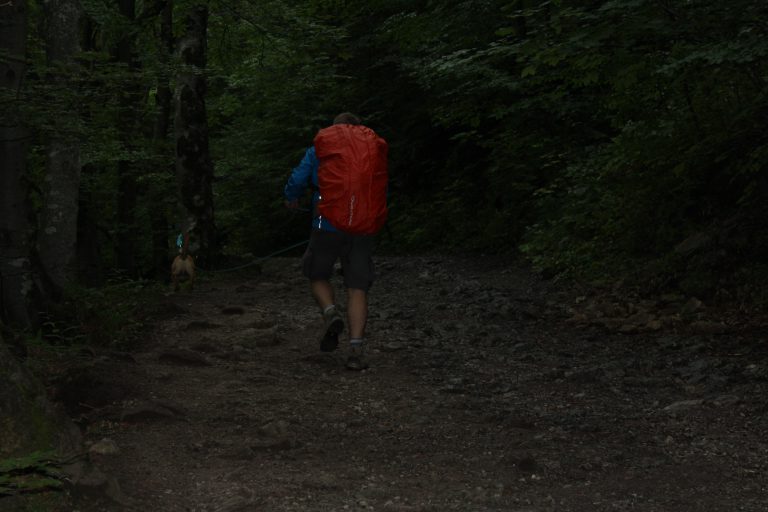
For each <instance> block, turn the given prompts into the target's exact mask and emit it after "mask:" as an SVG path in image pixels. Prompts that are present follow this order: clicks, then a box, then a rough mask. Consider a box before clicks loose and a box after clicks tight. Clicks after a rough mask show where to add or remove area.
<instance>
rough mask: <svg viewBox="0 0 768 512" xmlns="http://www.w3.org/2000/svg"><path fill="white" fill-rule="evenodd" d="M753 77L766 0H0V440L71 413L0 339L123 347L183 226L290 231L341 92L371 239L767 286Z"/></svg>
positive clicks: (232, 251) (765, 100) (639, 278)
mask: <svg viewBox="0 0 768 512" xmlns="http://www.w3.org/2000/svg"><path fill="white" fill-rule="evenodd" d="M767 83H768V4H766V2H764V1H762V0H731V1H728V2H723V1H716V0H574V1H566V0H548V1H544V0H467V1H446V0H409V1H401V0H365V1H363V0H221V1H220V0H209V1H205V2H204V1H199V0H116V1H114V2H112V1H106V0H0V337H2V339H3V341H4V342H5V343H0V406H2V408H3V414H4V418H5V419H8V418H13V419H14V420H16V423H13V422H6V423H4V424H2V425H0V426H3V425H4V427H3V428H6V430H5V431H3V430H2V429H0V440H3V441H5V444H4V445H3V444H0V456H3V457H5V456H10V455H15V454H20V453H21V454H23V453H28V452H29V451H30V450H34V449H43V448H49V447H50V446H52V445H56V446H59V447H61V446H63V445H62V444H61V443H59V444H58V445H57V444H56V443H53V442H51V435H53V434H52V433H55V432H63V431H65V430H66V428H65V427H61V428H58V429H56V428H52V427H50V426H47V425H48V424H46V423H45V422H42V421H41V420H40V418H42V417H49V416H50V414H52V413H51V412H50V411H49V409H48V405H45V404H47V402H46V401H45V400H44V399H43V398H40V397H43V396H44V390H42V388H41V386H40V385H38V384H36V383H35V380H34V379H31V378H29V379H27V378H26V377H24V378H22V377H21V376H22V375H26V373H25V371H24V370H21V369H20V368H21V367H20V366H19V365H18V363H17V362H16V359H15V358H13V357H11V356H10V352H9V349H8V348H7V347H8V346H10V347H11V350H12V351H14V352H15V353H16V355H17V356H19V357H22V358H23V357H24V356H25V354H30V366H31V367H33V369H34V370H35V371H36V372H37V373H38V374H45V373H46V372H47V371H48V368H47V367H46V366H45V364H47V363H40V362H37V363H35V362H34V361H33V358H32V357H31V356H32V355H33V354H34V353H35V351H37V353H47V352H46V351H49V350H51V349H52V350H54V351H67V350H70V351H71V350H73V349H74V350H77V349H78V347H79V346H81V345H82V344H84V343H85V344H91V345H101V346H109V347H116V348H126V347H125V346H124V345H120V344H121V343H124V342H125V340H126V339H129V338H130V336H131V335H133V334H135V333H137V332H139V329H141V326H142V322H143V318H144V316H146V315H144V314H143V312H146V311H149V310H151V308H152V307H153V306H152V304H153V302H152V301H153V300H156V299H157V298H158V297H160V296H162V294H163V293H167V292H168V284H167V281H168V273H169V265H170V261H171V258H172V257H173V256H174V255H175V254H176V244H175V242H176V239H177V237H178V235H179V234H180V233H182V232H185V231H189V232H191V234H192V237H191V240H192V244H191V246H190V249H191V252H192V253H193V254H194V255H195V256H196V258H197V261H198V263H199V265H200V267H201V268H202V269H205V270H211V269H226V268H231V267H233V266H238V265H247V264H249V263H250V262H253V261H254V260H255V259H256V258H259V257H262V256H265V255H269V254H273V253H275V252H277V251H280V250H281V249H284V248H286V247H290V246H294V245H296V244H298V243H300V242H301V241H302V240H305V239H306V238H307V236H308V228H309V219H308V218H307V215H308V214H306V213H298V214H297V213H296V212H291V211H289V210H287V209H285V208H284V206H283V195H282V192H283V186H284V184H285V181H286V179H287V177H288V175H289V172H290V170H291V168H292V167H294V166H296V165H297V164H298V162H299V161H300V159H301V157H302V155H303V152H304V150H305V149H306V147H307V146H308V145H309V144H311V140H312V138H313V136H314V134H315V132H316V131H317V130H318V129H320V128H322V127H324V126H327V125H328V124H330V122H331V120H332V119H333V117H334V116H335V115H336V114H338V113H339V112H343V111H351V112H354V113H356V114H358V115H360V116H361V117H362V118H363V119H364V121H365V124H367V125H368V126H370V127H371V128H373V129H374V130H375V131H377V132H378V133H379V134H380V135H381V136H383V137H384V138H385V139H386V140H387V141H388V142H389V144H390V180H391V183H390V220H389V223H388V225H387V228H386V230H385V231H384V232H383V233H382V234H381V236H380V245H379V251H380V253H382V254H386V253H389V254H401V255H415V254H423V253H443V254H451V253H453V254H460V255H473V254H484V255H489V254H494V255H501V256H502V257H503V258H505V259H506V260H507V261H509V265H519V264H521V262H522V263H524V264H530V265H531V266H532V267H533V268H534V269H535V270H536V271H538V272H540V273H542V275H543V276H544V277H545V278H551V277H555V276H558V277H565V278H569V279H574V280H578V281H579V282H582V283H589V284H590V285H591V286H595V287H608V286H610V287H612V288H613V289H614V290H615V289H622V288H623V289H626V288H628V287H632V288H634V289H635V291H637V290H640V291H641V292H642V293H646V294H650V295H653V294H659V295H660V294H673V295H676V296H679V297H695V298H697V299H696V300H706V301H707V302H708V303H710V304H712V303H718V302H719V303H722V304H731V305H734V304H735V305H737V306H740V305H745V304H747V305H750V306H756V307H758V308H760V307H763V306H764V305H765V304H766V300H768V293H767V292H766V287H765V286H764V283H765V281H766V280H767V279H768V223H766V221H765V219H766V215H767V214H768V130H766V120H768V97H767V96H766V91H767V90H768V89H767V88H766V84H767ZM305 206H308V198H307V199H306V203H305ZM300 253H301V248H300V247H297V248H295V249H293V252H292V253H290V252H289V253H288V254H295V255H299V254H300ZM206 276H210V274H207V275H206V274H205V273H204V274H203V277H204V278H205V277H206ZM617 285H618V286H617ZM624 287H626V288H624ZM41 347H45V348H41ZM41 365H42V366H41ZM22 383H23V384H22ZM17 388H18V389H17ZM19 389H20V390H21V391H19ZM41 404H43V405H41ZM9 411H10V412H9ZM6 413H7V414H6ZM9 425H10V426H9ZM17 427H18V428H17ZM38 427H39V428H38ZM10 428H15V429H16V430H13V431H12V430H8V429H10ZM13 432H17V433H18V432H27V435H28V439H27V440H26V441H23V440H20V441H19V442H18V443H16V439H17V438H15V437H12V435H11V434H12V433H13ZM56 435H58V434H56ZM19 439H21V438H19ZM14 443H16V444H14ZM75 444H76V443H75ZM29 460H31V461H32V462H29ZM29 460H28V461H27V463H28V464H33V465H34V464H37V462H35V461H36V460H38V459H35V458H34V457H33V458H32V459H29ZM0 462H3V464H5V465H0V477H3V478H5V477H4V476H3V475H4V474H5V475H7V474H11V473H12V472H13V471H16V469H14V468H15V466H13V467H11V466H8V465H7V464H6V462H7V461H5V462H4V461H0ZM9 467H11V469H10V470H9V469H8V468H9ZM3 485H5V486H6V487H3ZM8 485H9V484H8V481H7V479H6V480H3V479H2V478H0V494H2V493H3V492H5V491H8V489H10V487H8ZM14 485H16V484H14ZM46 485H47V484H46ZM4 489H5V491H4ZM14 489H16V488H15V487H14ZM8 492H10V491H8ZM14 492H15V491H14Z"/></svg>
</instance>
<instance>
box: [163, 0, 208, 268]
mask: <svg viewBox="0 0 768 512" xmlns="http://www.w3.org/2000/svg"><path fill="white" fill-rule="evenodd" d="M207 23H208V9H207V7H205V6H204V5H196V6H193V7H191V8H190V11H189V12H188V13H187V17H186V34H185V35H184V37H182V39H181V40H180V41H179V44H178V52H179V57H180V60H181V71H180V72H179V74H178V76H177V77H176V95H175V102H176V112H175V126H174V127H175V138H176V179H177V183H178V187H179V194H180V199H181V202H182V204H183V206H184V209H185V210H186V216H187V219H186V225H187V230H188V231H189V233H190V251H191V252H193V253H197V256H198V259H200V260H201V262H202V263H203V265H205V264H207V263H208V262H210V261H212V260H213V259H214V257H215V255H216V254H217V252H218V242H217V235H216V226H215V224H214V218H213V186H212V185H213V184H212V182H213V163H212V162H211V157H210V154H209V151H208V119H207V114H206V108H205V92H206V81H205V76H204V70H205V65H206V47H207V44H206V37H207V33H206V32H207Z"/></svg>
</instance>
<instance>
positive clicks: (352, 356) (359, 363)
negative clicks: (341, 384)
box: [347, 345, 368, 372]
mask: <svg viewBox="0 0 768 512" xmlns="http://www.w3.org/2000/svg"><path fill="white" fill-rule="evenodd" d="M366 368H368V362H367V361H366V360H365V351H364V350H363V345H350V347H349V355H348V356H347V369H348V370H354V371H358V372H359V371H360V370H365V369H366Z"/></svg>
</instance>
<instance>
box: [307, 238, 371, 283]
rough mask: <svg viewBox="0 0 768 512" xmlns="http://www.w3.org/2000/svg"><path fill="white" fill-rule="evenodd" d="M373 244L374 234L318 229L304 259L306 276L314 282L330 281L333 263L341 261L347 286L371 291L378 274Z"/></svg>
mask: <svg viewBox="0 0 768 512" xmlns="http://www.w3.org/2000/svg"><path fill="white" fill-rule="evenodd" d="M373 245H374V237H373V236H372V235H350V234H349V233H343V232H341V231H323V230H320V229H315V230H313V231H312V235H311V236H310V238H309V247H307V250H306V252H305V253H304V257H303V258H302V268H303V272H304V275H305V276H306V277H308V278H309V279H310V280H311V281H319V280H324V281H327V280H330V278H331V276H332V275H333V265H334V264H335V263H336V260H341V269H342V272H343V273H344V286H346V287H347V288H355V289H358V290H365V291H368V289H369V288H370V287H371V284H373V279H374V277H375V274H374V268H373V259H372V258H371V256H372V254H373Z"/></svg>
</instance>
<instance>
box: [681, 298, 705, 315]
mask: <svg viewBox="0 0 768 512" xmlns="http://www.w3.org/2000/svg"><path fill="white" fill-rule="evenodd" d="M703 307H704V303H702V302H701V301H700V300H699V299H697V298H696V297H691V298H690V299H688V302H686V303H685V304H684V305H683V307H682V309H681V310H680V313H682V314H683V315H685V316H690V315H692V314H694V313H696V312H698V311H701V309H702V308H703Z"/></svg>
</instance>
